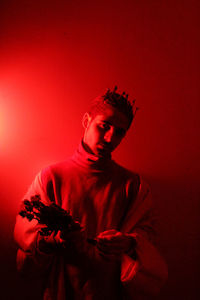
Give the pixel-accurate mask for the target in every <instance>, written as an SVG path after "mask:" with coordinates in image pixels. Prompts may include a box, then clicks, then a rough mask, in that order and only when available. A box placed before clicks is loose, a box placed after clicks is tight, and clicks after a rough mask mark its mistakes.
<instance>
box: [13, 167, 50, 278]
mask: <svg viewBox="0 0 200 300" xmlns="http://www.w3.org/2000/svg"><path fill="white" fill-rule="evenodd" d="M38 194H39V195H40V196H41V200H42V202H44V203H45V204H48V203H50V200H49V198H48V197H47V195H46V193H45V190H44V188H43V184H42V180H41V172H39V173H38V174H37V175H36V177H35V179H34V181H33V182H32V184H31V186H30V187H29V189H28V191H27V193H26V194H25V196H24V198H23V199H28V200H30V198H31V197H32V196H35V195H38ZM42 227H44V225H41V224H39V223H38V221H37V220H35V219H33V220H31V221H29V220H28V219H27V218H23V217H21V216H20V215H19V214H18V215H17V217H16V223H15V228H14V239H15V241H16V242H17V244H18V246H19V250H18V252H17V269H18V270H19V271H20V272H21V273H23V274H29V273H32V272H38V271H41V270H42V271H45V270H46V269H47V268H48V266H49V264H50V263H51V260H52V259H53V254H51V253H50V254H47V253H44V252H42V251H40V249H39V247H38V245H39V241H40V239H41V236H40V234H39V230H40V229H41V228H42Z"/></svg>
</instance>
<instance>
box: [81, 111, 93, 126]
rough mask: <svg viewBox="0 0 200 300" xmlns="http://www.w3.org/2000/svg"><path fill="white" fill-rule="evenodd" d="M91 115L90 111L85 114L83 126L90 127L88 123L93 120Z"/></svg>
mask: <svg viewBox="0 0 200 300" xmlns="http://www.w3.org/2000/svg"><path fill="white" fill-rule="evenodd" d="M91 118H92V117H91V116H90V115H89V113H87V112H86V113H85V114H84V116H83V119H82V125H83V128H85V129H86V128H88V125H89V123H90V121H91Z"/></svg>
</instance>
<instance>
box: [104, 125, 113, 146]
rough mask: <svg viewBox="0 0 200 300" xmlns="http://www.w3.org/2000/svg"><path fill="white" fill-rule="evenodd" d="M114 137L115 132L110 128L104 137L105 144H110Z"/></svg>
mask: <svg viewBox="0 0 200 300" xmlns="http://www.w3.org/2000/svg"><path fill="white" fill-rule="evenodd" d="M113 136H114V130H113V129H112V128H110V129H109V130H108V131H107V132H106V133H105V135H104V140H105V142H107V143H110V142H111V141H112V139H113Z"/></svg>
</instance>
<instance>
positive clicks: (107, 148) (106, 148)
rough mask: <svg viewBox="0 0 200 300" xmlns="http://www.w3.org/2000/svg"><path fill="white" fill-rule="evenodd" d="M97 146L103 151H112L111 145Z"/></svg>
mask: <svg viewBox="0 0 200 300" xmlns="http://www.w3.org/2000/svg"><path fill="white" fill-rule="evenodd" d="M97 148H98V149H100V150H103V151H112V147H111V145H106V144H99V145H98V147H97Z"/></svg>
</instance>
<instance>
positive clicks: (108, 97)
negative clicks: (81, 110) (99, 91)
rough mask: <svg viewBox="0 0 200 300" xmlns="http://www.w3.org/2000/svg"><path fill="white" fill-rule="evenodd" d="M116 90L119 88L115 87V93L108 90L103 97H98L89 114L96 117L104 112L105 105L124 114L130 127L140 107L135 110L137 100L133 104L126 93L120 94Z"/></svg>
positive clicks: (91, 105)
mask: <svg viewBox="0 0 200 300" xmlns="http://www.w3.org/2000/svg"><path fill="white" fill-rule="evenodd" d="M116 90H117V87H115V88H114V89H113V91H111V90H110V89H108V90H107V91H106V92H105V93H104V94H103V95H101V96H98V97H96V98H95V99H94V100H93V101H92V102H91V104H90V107H89V111H88V112H89V113H90V115H91V116H92V117H94V116H96V115H97V114H98V113H100V112H102V111H104V109H105V105H110V106H112V107H114V108H116V109H117V110H119V111H120V112H122V113H123V114H124V115H125V116H126V117H127V119H128V121H129V127H130V126H131V123H132V121H133V118H134V116H135V113H136V111H137V110H138V107H136V108H135V110H134V109H133V107H134V104H135V100H134V101H132V102H131V101H130V100H129V99H128V94H126V93H125V92H123V93H122V94H119V93H117V92H116Z"/></svg>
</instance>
